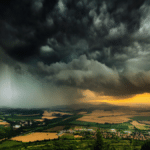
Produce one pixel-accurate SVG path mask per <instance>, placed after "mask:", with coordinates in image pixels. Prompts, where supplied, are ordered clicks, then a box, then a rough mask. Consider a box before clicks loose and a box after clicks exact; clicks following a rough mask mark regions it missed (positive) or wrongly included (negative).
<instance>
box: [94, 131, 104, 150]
mask: <svg viewBox="0 0 150 150" xmlns="http://www.w3.org/2000/svg"><path fill="white" fill-rule="evenodd" d="M96 137H97V139H96V141H95V144H94V150H104V140H103V137H102V134H101V132H100V131H99V130H97V134H96Z"/></svg>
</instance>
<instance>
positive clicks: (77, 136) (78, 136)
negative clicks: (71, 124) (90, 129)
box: [74, 135, 82, 138]
mask: <svg viewBox="0 0 150 150" xmlns="http://www.w3.org/2000/svg"><path fill="white" fill-rule="evenodd" d="M74 137H75V138H82V136H80V135H74Z"/></svg>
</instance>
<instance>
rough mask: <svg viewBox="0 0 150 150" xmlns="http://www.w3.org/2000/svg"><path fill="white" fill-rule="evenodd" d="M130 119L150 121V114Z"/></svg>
mask: <svg viewBox="0 0 150 150" xmlns="http://www.w3.org/2000/svg"><path fill="white" fill-rule="evenodd" d="M130 119H133V120H136V121H150V116H134V117H132V118H130Z"/></svg>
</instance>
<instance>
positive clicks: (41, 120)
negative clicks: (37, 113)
mask: <svg viewBox="0 0 150 150" xmlns="http://www.w3.org/2000/svg"><path fill="white" fill-rule="evenodd" d="M34 121H40V122H43V121H44V119H34Z"/></svg>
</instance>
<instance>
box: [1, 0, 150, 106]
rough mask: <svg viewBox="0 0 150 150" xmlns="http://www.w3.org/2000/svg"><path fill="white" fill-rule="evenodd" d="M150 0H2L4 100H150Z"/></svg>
mask: <svg viewBox="0 0 150 150" xmlns="http://www.w3.org/2000/svg"><path fill="white" fill-rule="evenodd" d="M149 60H150V1H149V0H138V1H137V0H105V1H104V0H1V1H0V106H8V107H27V108H31V107H34V108H37V107H39V108H40V107H41V108H43V107H50V106H55V105H68V104H73V103H80V102H84V103H88V102H92V103H97V102H108V103H111V104H124V103H126V104H129V105H130V104H131V103H132V104H142V103H144V104H149V100H150V99H149V97H150V61H149Z"/></svg>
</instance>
